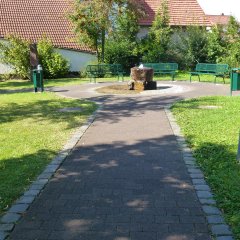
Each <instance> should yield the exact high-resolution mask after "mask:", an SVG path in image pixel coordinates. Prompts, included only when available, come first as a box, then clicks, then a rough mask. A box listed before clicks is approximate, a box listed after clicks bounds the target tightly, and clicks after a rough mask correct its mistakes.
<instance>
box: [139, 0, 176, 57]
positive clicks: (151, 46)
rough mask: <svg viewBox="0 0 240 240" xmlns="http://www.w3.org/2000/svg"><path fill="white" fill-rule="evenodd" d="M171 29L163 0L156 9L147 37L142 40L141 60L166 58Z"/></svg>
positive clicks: (166, 3)
mask: <svg viewBox="0 0 240 240" xmlns="http://www.w3.org/2000/svg"><path fill="white" fill-rule="evenodd" d="M171 33H172V30H171V28H170V26H169V9H168V1H167V0H164V1H163V2H162V4H161V7H160V8H159V9H158V11H157V13H156V15H155V19H154V21H153V24H152V27H151V28H150V31H149V34H148V36H147V38H145V39H143V40H142V44H143V48H142V54H143V61H146V62H159V61H164V60H165V59H166V58H167V51H168V46H169V40H170V37H171Z"/></svg>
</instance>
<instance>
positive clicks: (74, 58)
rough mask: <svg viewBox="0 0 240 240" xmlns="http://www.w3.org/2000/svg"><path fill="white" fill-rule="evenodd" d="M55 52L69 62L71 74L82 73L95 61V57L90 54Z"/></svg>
mask: <svg viewBox="0 0 240 240" xmlns="http://www.w3.org/2000/svg"><path fill="white" fill-rule="evenodd" d="M56 51H57V52H59V53H60V54H61V55H62V56H63V57H65V58H66V59H67V60H68V61H69V63H70V71H71V72H79V71H82V70H84V69H85V68H86V66H87V65H88V64H89V63H91V62H94V61H97V58H96V55H94V54H90V53H83V52H76V51H70V50H65V49H56Z"/></svg>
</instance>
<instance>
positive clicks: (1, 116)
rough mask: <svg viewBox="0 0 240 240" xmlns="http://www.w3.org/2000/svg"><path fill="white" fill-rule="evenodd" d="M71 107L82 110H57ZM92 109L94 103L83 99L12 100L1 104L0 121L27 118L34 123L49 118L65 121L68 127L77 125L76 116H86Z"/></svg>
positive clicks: (53, 120)
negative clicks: (12, 101) (18, 101)
mask: <svg viewBox="0 0 240 240" xmlns="http://www.w3.org/2000/svg"><path fill="white" fill-rule="evenodd" d="M73 107H80V108H81V110H82V111H76V112H67V113H66V112H65V113H63V112H59V110H60V109H62V108H73ZM94 110H95V104H93V103H90V102H87V101H83V100H82V101H80V100H71V101H68V100H66V101H64V100H61V99H52V100H44V99H42V100H34V101H31V102H21V103H17V102H14V103H8V104H5V105H4V106H1V112H0V122H1V123H9V122H14V121H19V120H24V119H27V118H29V119H32V120H33V121H36V124H37V123H38V122H41V121H44V120H50V121H51V122H53V123H56V124H57V123H58V122H67V123H68V128H72V127H76V126H77V125H79V119H77V118H76V117H77V116H82V117H83V118H84V117H87V116H88V115H89V114H90V113H91V112H93V111H94ZM36 126H37V125H36Z"/></svg>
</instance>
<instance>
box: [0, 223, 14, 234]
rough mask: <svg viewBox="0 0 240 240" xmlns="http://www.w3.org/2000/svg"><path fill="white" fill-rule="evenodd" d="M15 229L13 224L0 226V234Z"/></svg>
mask: <svg viewBox="0 0 240 240" xmlns="http://www.w3.org/2000/svg"><path fill="white" fill-rule="evenodd" d="M13 228H14V224H12V223H6V224H0V232H10V231H12V229H13Z"/></svg>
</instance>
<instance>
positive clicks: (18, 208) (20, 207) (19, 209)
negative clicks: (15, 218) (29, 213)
mask: <svg viewBox="0 0 240 240" xmlns="http://www.w3.org/2000/svg"><path fill="white" fill-rule="evenodd" d="M28 207H29V204H15V205H13V206H12V207H11V208H10V209H9V210H8V212H10V213H24V212H26V210H27V209H28Z"/></svg>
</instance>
